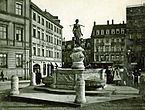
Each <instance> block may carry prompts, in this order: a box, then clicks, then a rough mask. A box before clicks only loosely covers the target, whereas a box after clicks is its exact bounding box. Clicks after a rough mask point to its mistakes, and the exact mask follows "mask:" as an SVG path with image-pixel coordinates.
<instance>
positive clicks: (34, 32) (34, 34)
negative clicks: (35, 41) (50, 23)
mask: <svg viewBox="0 0 145 110" xmlns="http://www.w3.org/2000/svg"><path fill="white" fill-rule="evenodd" d="M33 37H36V29H35V28H33Z"/></svg>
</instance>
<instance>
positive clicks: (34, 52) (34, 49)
mask: <svg viewBox="0 0 145 110" xmlns="http://www.w3.org/2000/svg"><path fill="white" fill-rule="evenodd" d="M33 55H34V56H36V47H33Z"/></svg>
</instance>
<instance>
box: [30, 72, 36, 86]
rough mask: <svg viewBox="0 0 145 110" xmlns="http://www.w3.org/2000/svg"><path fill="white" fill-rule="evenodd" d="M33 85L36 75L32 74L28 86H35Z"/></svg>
mask: <svg viewBox="0 0 145 110" xmlns="http://www.w3.org/2000/svg"><path fill="white" fill-rule="evenodd" d="M35 85H36V74H35V73H34V72H32V73H31V82H30V86H35Z"/></svg>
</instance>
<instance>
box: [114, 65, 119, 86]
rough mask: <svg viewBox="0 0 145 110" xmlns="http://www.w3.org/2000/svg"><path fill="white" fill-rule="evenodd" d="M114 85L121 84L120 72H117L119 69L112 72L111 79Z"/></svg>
mask: <svg viewBox="0 0 145 110" xmlns="http://www.w3.org/2000/svg"><path fill="white" fill-rule="evenodd" d="M113 81H114V83H115V84H116V85H117V86H118V85H120V84H121V77H120V72H119V68H118V67H116V68H115V70H114V79H113Z"/></svg>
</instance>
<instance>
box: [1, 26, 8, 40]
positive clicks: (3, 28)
mask: <svg viewBox="0 0 145 110" xmlns="http://www.w3.org/2000/svg"><path fill="white" fill-rule="evenodd" d="M0 38H1V39H6V38H7V26H6V25H1V24H0Z"/></svg>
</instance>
